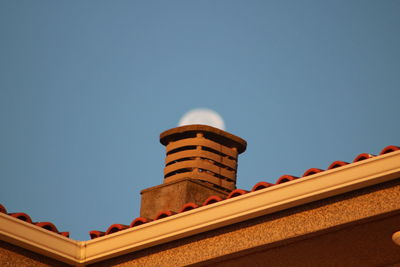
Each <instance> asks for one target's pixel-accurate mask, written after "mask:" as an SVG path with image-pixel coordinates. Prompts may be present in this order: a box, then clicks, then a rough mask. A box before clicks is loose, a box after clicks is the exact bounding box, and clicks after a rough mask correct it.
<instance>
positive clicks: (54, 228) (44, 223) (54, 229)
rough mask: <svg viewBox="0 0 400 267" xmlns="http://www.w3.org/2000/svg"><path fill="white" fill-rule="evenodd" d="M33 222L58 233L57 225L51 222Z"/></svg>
mask: <svg viewBox="0 0 400 267" xmlns="http://www.w3.org/2000/svg"><path fill="white" fill-rule="evenodd" d="M33 224H34V225H36V226H39V227H41V228H43V229H46V230H49V231H52V232H54V233H58V230H57V227H56V226H55V225H54V224H52V223H51V222H34V223H33Z"/></svg>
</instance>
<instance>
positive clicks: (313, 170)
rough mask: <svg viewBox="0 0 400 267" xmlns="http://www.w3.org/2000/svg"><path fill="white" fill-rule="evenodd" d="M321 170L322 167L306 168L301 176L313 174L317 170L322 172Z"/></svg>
mask: <svg viewBox="0 0 400 267" xmlns="http://www.w3.org/2000/svg"><path fill="white" fill-rule="evenodd" d="M323 171H324V170H322V169H318V168H311V169H308V170H306V171H305V172H304V174H303V176H302V177H306V176H309V175H313V174H316V173H319V172H323Z"/></svg>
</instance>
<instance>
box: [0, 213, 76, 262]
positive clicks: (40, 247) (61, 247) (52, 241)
mask: <svg viewBox="0 0 400 267" xmlns="http://www.w3.org/2000/svg"><path fill="white" fill-rule="evenodd" d="M0 239H1V240H4V241H6V242H9V243H11V244H14V245H16V246H20V247H23V248H26V249H29V250H33V251H35V252H37V253H40V254H42V255H46V256H49V257H52V258H55V259H58V260H61V261H64V262H67V263H69V264H73V263H75V262H76V260H77V256H78V253H79V243H80V242H81V241H75V240H72V239H69V238H67V237H64V236H62V235H60V234H56V233H54V232H51V231H49V230H46V229H43V228H40V227H38V226H35V225H33V224H31V223H27V222H24V221H21V220H19V219H17V218H14V217H11V216H9V215H6V214H4V213H0Z"/></svg>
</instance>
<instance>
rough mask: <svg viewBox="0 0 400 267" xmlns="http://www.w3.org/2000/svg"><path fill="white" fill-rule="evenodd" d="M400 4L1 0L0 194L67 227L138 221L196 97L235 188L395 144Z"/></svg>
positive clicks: (80, 231) (84, 229) (81, 233)
mask: <svg viewBox="0 0 400 267" xmlns="http://www.w3.org/2000/svg"><path fill="white" fill-rule="evenodd" d="M399 12H400V1H394V0H392V1H390V0H386V1H368V0H363V1H349V0H343V1H341V0H335V1H317V0H315V1H311V0H309V1H305V0H304V1H222V0H221V1H122V0H120V1H102V0H96V1H50V0H48V1H44V0H42V1H22V0H21V1H19V0H18V1H6V0H0V125H1V128H0V179H1V186H0V203H2V204H3V205H4V206H5V207H6V208H7V210H8V212H26V213H27V214H29V215H30V216H31V217H32V219H33V220H34V221H50V222H53V223H54V224H55V225H56V227H57V228H58V230H59V231H70V233H71V238H73V239H77V240H88V239H89V234H88V232H89V231H90V230H101V231H105V230H106V229H107V228H108V227H109V226H110V225H111V224H113V223H121V224H129V223H130V222H131V221H132V220H133V219H135V218H136V217H139V210H140V191H141V190H143V189H145V188H148V187H151V186H155V185H158V184H161V183H162V182H163V167H164V166H163V164H164V157H165V147H164V146H163V145H161V144H160V143H159V134H160V133H161V132H163V131H165V130H167V129H170V128H173V127H176V126H177V124H178V121H179V120H180V118H181V116H182V115H184V114H185V113H186V112H188V111H189V110H191V109H194V108H208V109H212V110H215V111H216V112H218V113H219V114H220V115H221V116H222V118H223V119H224V122H225V126H226V130H227V131H228V132H230V133H233V134H235V135H238V136H240V137H242V138H243V139H245V140H247V142H248V147H247V151H246V152H244V153H243V154H241V155H240V157H239V169H238V183H237V187H238V188H242V189H247V190H250V189H251V188H252V187H253V185H254V184H256V183H257V182H259V181H267V182H275V181H276V180H277V179H278V178H279V177H280V176H281V175H284V174H291V175H296V176H301V175H302V174H303V173H304V171H306V170H307V169H309V168H312V167H316V168H321V169H326V168H327V167H328V166H329V164H330V163H331V162H333V161H335V160H343V161H348V162H351V161H352V160H353V159H354V158H355V157H356V156H357V155H358V154H360V153H363V152H367V153H372V154H378V153H379V152H380V151H381V150H382V149H383V148H384V147H385V146H387V145H400V123H399V115H400V105H399V99H400V16H399Z"/></svg>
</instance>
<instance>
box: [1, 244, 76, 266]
mask: <svg viewBox="0 0 400 267" xmlns="http://www.w3.org/2000/svg"><path fill="white" fill-rule="evenodd" d="M0 266H2V267H28V266H29V267H49V266H50V267H53V266H54V267H58V266H69V265H66V264H64V263H62V262H59V261H56V260H53V259H51V258H48V257H46V256H43V255H40V254H37V253H34V252H31V251H29V250H26V249H23V248H20V247H17V246H14V245H12V244H9V243H7V242H4V241H0Z"/></svg>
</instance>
